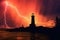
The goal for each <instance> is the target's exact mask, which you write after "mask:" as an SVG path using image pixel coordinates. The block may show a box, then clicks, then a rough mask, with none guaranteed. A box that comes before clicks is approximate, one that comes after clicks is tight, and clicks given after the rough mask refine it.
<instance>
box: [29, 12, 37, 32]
mask: <svg viewBox="0 0 60 40" xmlns="http://www.w3.org/2000/svg"><path fill="white" fill-rule="evenodd" d="M35 28H36V25H35V16H34V13H32V16H31V24H30V30H31V31H35Z"/></svg>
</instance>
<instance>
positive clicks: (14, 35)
mask: <svg viewBox="0 0 60 40" xmlns="http://www.w3.org/2000/svg"><path fill="white" fill-rule="evenodd" d="M0 40H48V37H47V36H46V35H44V34H40V33H35V34H32V33H30V32H5V31H2V32H0Z"/></svg>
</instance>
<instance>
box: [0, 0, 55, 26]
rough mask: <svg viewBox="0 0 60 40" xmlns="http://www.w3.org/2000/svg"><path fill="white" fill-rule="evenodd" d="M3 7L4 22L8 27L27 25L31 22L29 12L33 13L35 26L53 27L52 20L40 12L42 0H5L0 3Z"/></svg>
mask: <svg viewBox="0 0 60 40" xmlns="http://www.w3.org/2000/svg"><path fill="white" fill-rule="evenodd" d="M1 5H3V7H4V14H5V19H4V20H5V24H7V25H8V26H10V27H18V26H21V25H24V26H25V27H26V26H29V24H30V22H31V14H32V13H34V15H35V24H36V25H37V26H47V27H53V26H54V25H55V23H54V20H51V19H48V18H47V17H46V16H43V15H42V13H41V12H40V9H41V7H42V0H40V3H37V0H5V1H3V2H2V3H1Z"/></svg>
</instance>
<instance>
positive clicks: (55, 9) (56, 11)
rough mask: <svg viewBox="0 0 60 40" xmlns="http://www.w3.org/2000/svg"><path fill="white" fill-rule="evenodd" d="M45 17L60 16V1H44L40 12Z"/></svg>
mask: <svg viewBox="0 0 60 40" xmlns="http://www.w3.org/2000/svg"><path fill="white" fill-rule="evenodd" d="M40 12H42V14H43V15H47V16H49V15H50V16H51V15H53V16H55V15H60V1H59V0H43V1H42V8H41V10H40Z"/></svg>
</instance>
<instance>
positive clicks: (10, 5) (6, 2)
mask: <svg viewBox="0 0 60 40" xmlns="http://www.w3.org/2000/svg"><path fill="white" fill-rule="evenodd" d="M4 3H5V5H6V6H5V11H4V21H5V28H7V26H8V25H7V23H6V11H7V8H8V6H9V7H11V8H13V9H15V11H16V13H17V15H18V16H19V17H22V18H24V19H25V20H27V21H29V19H28V18H27V17H25V16H22V15H21V14H20V13H19V11H18V9H17V8H16V7H15V6H14V5H12V4H10V3H9V2H8V1H5V2H4ZM8 28H9V27H8Z"/></svg>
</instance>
